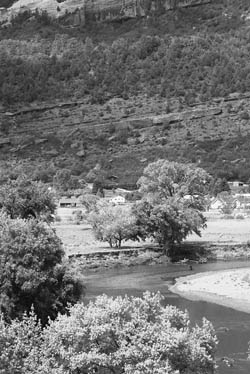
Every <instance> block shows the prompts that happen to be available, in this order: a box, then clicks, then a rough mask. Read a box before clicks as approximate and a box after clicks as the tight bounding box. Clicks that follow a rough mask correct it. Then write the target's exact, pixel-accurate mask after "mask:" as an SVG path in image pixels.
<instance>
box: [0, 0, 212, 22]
mask: <svg viewBox="0 0 250 374" xmlns="http://www.w3.org/2000/svg"><path fill="white" fill-rule="evenodd" d="M209 2H210V0H65V1H62V2H60V1H58V0H18V1H16V2H15V3H14V4H13V5H12V6H11V7H9V8H7V9H6V8H3V7H2V8H0V22H2V23H3V22H8V21H10V19H11V18H12V17H15V16H17V15H18V14H19V13H22V12H25V11H31V12H34V11H35V10H36V9H37V10H38V11H46V12H48V14H49V15H50V16H51V17H55V18H65V17H66V18H67V19H68V20H70V21H71V23H72V24H73V25H75V26H77V25H84V24H85V23H86V22H87V20H95V21H108V20H111V21H112V20H121V19H128V18H135V17H145V16H148V15H151V14H155V13H164V12H166V11H168V10H172V9H174V8H176V7H177V6H178V7H190V6H196V5H202V4H206V3H209Z"/></svg>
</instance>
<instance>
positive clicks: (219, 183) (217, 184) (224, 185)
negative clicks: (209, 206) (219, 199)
mask: <svg viewBox="0 0 250 374" xmlns="http://www.w3.org/2000/svg"><path fill="white" fill-rule="evenodd" d="M225 191H227V192H229V193H230V191H231V190H230V186H229V184H228V182H227V180H226V179H225V178H218V179H216V180H215V181H214V184H213V187H212V192H213V195H214V196H217V195H218V194H219V193H220V192H225Z"/></svg>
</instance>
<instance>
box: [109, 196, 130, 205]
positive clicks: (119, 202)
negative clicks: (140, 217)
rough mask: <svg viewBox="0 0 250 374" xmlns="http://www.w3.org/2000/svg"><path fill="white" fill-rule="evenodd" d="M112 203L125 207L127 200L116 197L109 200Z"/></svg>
mask: <svg viewBox="0 0 250 374" xmlns="http://www.w3.org/2000/svg"><path fill="white" fill-rule="evenodd" d="M109 202H110V203H112V204H114V205H123V204H125V203H126V199H125V197H123V196H119V195H118V196H115V197H113V198H112V199H110V200H109Z"/></svg>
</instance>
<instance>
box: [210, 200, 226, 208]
mask: <svg viewBox="0 0 250 374" xmlns="http://www.w3.org/2000/svg"><path fill="white" fill-rule="evenodd" d="M224 205H225V203H224V202H223V201H222V200H221V199H219V198H217V197H215V198H214V199H212V201H211V203H210V207H209V210H220V209H221V208H222V207H223V206H224Z"/></svg>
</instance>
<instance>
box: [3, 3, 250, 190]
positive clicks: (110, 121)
mask: <svg viewBox="0 0 250 374" xmlns="http://www.w3.org/2000/svg"><path fill="white" fill-rule="evenodd" d="M14 5H15V4H14ZM249 8H250V4H249V2H248V1H247V0H241V1H239V2H238V3H237V6H236V5H235V2H233V1H219V0H218V1H217V0H215V1H212V2H211V4H207V5H203V6H201V7H195V8H193V9H188V8H187V9H182V10H177V11H175V12H172V13H171V14H170V13H169V14H168V15H160V16H157V17H156V18H154V17H152V18H151V17H150V18H148V19H144V20H130V21H126V22H121V23H112V22H111V23H106V24H105V23H102V24H100V23H92V24H91V25H90V26H89V27H84V28H74V29H71V28H66V27H64V26H61V25H59V24H57V23H54V22H53V21H52V20H51V19H49V18H46V17H45V18H41V17H40V16H37V15H36V16H35V17H34V18H33V19H32V20H30V19H29V20H27V19H19V20H16V21H15V22H14V23H13V24H12V26H11V27H9V28H7V29H2V30H0V62H1V71H0V131H1V132H0V135H1V136H0V161H1V172H2V174H1V175H2V180H4V178H5V175H6V174H11V173H12V175H13V176H15V175H16V174H18V173H20V172H26V173H28V174H30V175H32V176H33V177H34V178H36V179H42V180H45V181H51V180H52V177H53V175H54V174H55V172H56V170H58V169H62V168H66V169H70V170H71V171H72V174H73V175H76V176H79V178H80V177H81V178H84V177H85V176H86V175H87V174H88V173H89V171H90V170H92V169H93V168H94V167H95V165H96V164H97V163H99V164H100V165H101V169H102V171H103V172H104V173H105V176H106V178H107V180H106V181H108V180H110V179H109V178H111V179H112V178H113V180H114V179H115V183H116V184H119V185H120V186H124V187H128V188H133V187H134V186H135V183H136V180H137V179H138V177H139V176H140V174H141V172H142V170H143V168H144V167H145V166H146V165H147V163H148V162H150V161H153V160H155V159H157V158H160V157H166V158H169V159H171V160H178V161H181V162H187V161H188V162H194V163H196V164H197V165H199V166H202V167H204V168H205V169H207V170H208V171H210V172H211V173H212V174H213V175H215V176H219V177H226V178H227V179H242V180H244V181H247V180H248V179H249V178H250V167H249V165H250V149H249V139H250V94H249V93H250V65H249V61H250V49H249V40H250V29H249V23H248V19H247V18H248V11H249Z"/></svg>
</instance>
